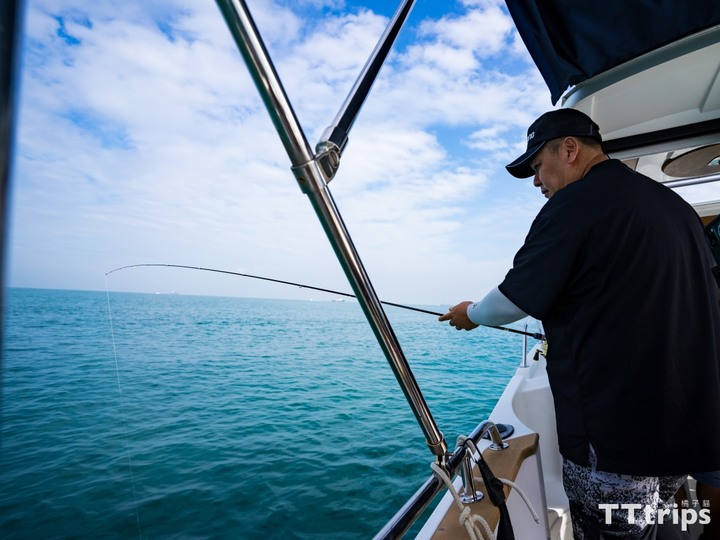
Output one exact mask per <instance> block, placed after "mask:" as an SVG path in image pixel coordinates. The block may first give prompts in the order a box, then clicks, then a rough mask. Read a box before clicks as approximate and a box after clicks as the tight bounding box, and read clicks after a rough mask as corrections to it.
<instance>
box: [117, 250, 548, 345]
mask: <svg viewBox="0 0 720 540" xmlns="http://www.w3.org/2000/svg"><path fill="white" fill-rule="evenodd" d="M148 266H152V267H158V266H160V267H165V268H185V269H188V270H200V271H202V272H215V273H216V274H229V275H231V276H240V277H246V278H250V279H259V280H262V281H271V282H273V283H282V284H283V285H292V286H294V287H300V288H301V289H312V290H313V291H320V292H325V293H330V294H336V295H338V296H345V297H347V298H356V296H355V295H354V294H350V293H346V292H341V291H333V290H332V289H324V288H322V287H314V286H312V285H305V284H303V283H295V282H294V281H285V280H282V279H275V278H269V277H264V276H254V275H252V274H243V273H240V272H232V271H230V270H218V269H217V268H205V267H202V266H189V265H185V264H163V263H142V264H129V265H127V266H121V267H119V268H115V269H114V270H110V271H109V272H106V273H105V275H106V276H109V275H110V274H112V273H113V272H118V271H120V270H125V269H127V268H139V267H148ZM380 303H381V304H385V305H386V306H392V307H396V308H400V309H407V310H410V311H417V312H419V313H427V314H428V315H436V316H438V317H441V316H442V315H444V313H438V312H436V311H429V310H427V309H422V308H418V307H413V306H407V305H405V304H396V303H395V302H386V301H384V300H381V301H380ZM480 326H484V327H486V328H494V329H495V330H502V331H503V332H511V333H513V334H520V335H523V336H529V337H531V338H534V339H537V340H541V341H543V340H545V335H544V334H542V333H540V332H523V331H522V330H515V329H514V328H507V327H505V326H493V325H490V324H481V325H480Z"/></svg>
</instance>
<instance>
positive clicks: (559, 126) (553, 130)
mask: <svg viewBox="0 0 720 540" xmlns="http://www.w3.org/2000/svg"><path fill="white" fill-rule="evenodd" d="M570 136H574V137H590V138H592V139H595V140H596V141H598V142H602V137H601V136H600V128H599V127H598V125H597V124H596V123H595V122H593V121H592V118H590V117H589V116H588V115H587V114H585V113H582V112H580V111H578V110H575V109H557V110H555V111H549V112H546V113H545V114H543V115H542V116H541V117H540V118H538V119H537V120H535V121H534V122H533V123H532V124H531V125H530V127H529V128H528V130H527V150H525V153H524V154H523V155H522V156H520V157H519V158H517V159H516V160H515V161H513V162H512V163H510V164H509V165H506V166H505V168H506V169H507V171H508V172H509V173H510V174H512V175H513V176H514V177H515V178H529V177H530V176H533V175H534V174H535V171H533V170H532V168H531V167H530V161H531V160H532V158H533V156H534V155H535V154H537V153H538V152H539V151H540V149H541V148H542V147H543V146H545V143H546V142H548V141H551V140H553V139H558V138H560V137H570Z"/></svg>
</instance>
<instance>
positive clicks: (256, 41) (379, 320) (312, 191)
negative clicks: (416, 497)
mask: <svg viewBox="0 0 720 540" xmlns="http://www.w3.org/2000/svg"><path fill="white" fill-rule="evenodd" d="M216 1H217V4H218V6H219V7H220V11H221V12H222V14H223V16H224V17H225V21H226V23H227V25H228V27H229V29H230V32H231V33H232V35H233V37H234V38H235V41H236V43H237V45H238V48H239V49H240V52H241V54H242V56H243V58H244V59H245V62H246V64H247V66H248V69H249V70H250V74H251V76H252V78H253V80H254V81H255V84H256V86H257V88H258V91H259V92H260V95H261V97H262V99H263V101H264V102H265V105H266V107H267V109H268V112H269V113H270V116H271V118H272V120H273V123H274V124H275V128H276V129H277V132H278V134H279V135H280V139H281V140H282V142H283V144H284V145H285V150H286V151H287V154H288V156H289V157H290V161H291V163H292V170H293V173H294V174H295V177H296V179H297V181H298V183H299V184H300V187H301V189H302V191H303V192H304V193H305V194H306V195H307V196H308V197H309V198H310V202H311V204H312V206H313V208H314V209H315V213H316V214H317V216H318V218H319V219H320V222H321V223H322V226H323V228H324V229H325V233H326V234H327V237H328V240H329V241H330V243H331V245H332V247H333V249H334V250H335V254H336V255H337V257H338V260H339V261H340V264H341V266H342V268H343V270H344V271H345V275H346V276H347V278H348V281H349V282H350V285H351V286H352V288H353V291H354V292H355V295H356V296H357V298H358V301H359V303H360V306H361V307H362V309H363V311H364V312H365V316H366V317H367V319H368V322H369V323H370V326H371V327H372V330H373V332H374V334H375V337H376V338H377V340H378V343H379V344H380V347H381V348H382V350H383V353H384V354H385V357H386V358H387V360H388V362H389V363H390V366H391V368H392V369H393V372H394V373H395V377H396V378H397V380H398V382H399V384H400V386H401V388H402V390H403V392H404V393H405V397H406V398H407V400H408V403H409V404H410V407H411V408H412V410H413V413H414V414H415V417H416V419H417V420H418V423H419V424H420V427H421V428H422V430H423V433H424V435H425V439H426V442H427V444H428V446H429V447H430V449H431V451H432V452H433V454H435V455H436V456H437V459H438V461H440V462H444V460H445V456H446V454H447V452H448V449H447V443H446V442H445V439H444V437H443V434H442V432H440V430H439V429H438V427H437V424H436V423H435V421H434V419H433V417H432V414H431V413H430V410H429V408H428V406H427V404H426V402H425V399H424V398H423V396H422V393H421V391H420V388H419V386H418V384H417V382H416V380H415V377H414V375H413V373H412V371H411V369H410V366H409V364H408V362H407V359H406V358H405V355H404V353H403V351H402V349H401V347H400V343H399V342H398V340H397V337H396V336H395V333H394V332H393V329H392V327H391V325H390V322H389V321H388V319H387V316H386V315H385V312H384V311H383V308H382V305H381V303H380V300H379V298H378V296H377V294H376V293H375V290H374V289H373V286H372V283H371V282H370V279H369V278H368V275H367V273H366V271H365V268H364V267H363V265H362V261H361V260H360V257H359V255H358V253H357V250H356V249H355V246H354V245H353V243H352V239H351V238H350V234H349V233H348V231H347V228H346V227H345V224H344V223H343V221H342V217H341V216H340V212H339V211H338V209H337V206H336V205H335V202H334V200H333V198H332V195H331V194H330V191H329V189H328V186H327V180H328V179H327V178H326V176H325V175H324V173H323V170H322V167H321V166H320V164H319V163H318V160H317V159H316V158H315V156H314V155H313V153H312V151H311V150H310V146H309V144H308V141H307V139H306V138H305V135H304V133H303V131H302V128H301V127H300V123H299V122H298V120H297V117H296V116H295V113H294V111H293V109H292V107H291V105H290V101H289V100H288V98H287V96H286V94H285V91H284V89H283V87H282V84H281V83H280V79H279V77H278V75H277V73H276V71H275V68H274V66H273V64H272V62H271V60H270V57H269V55H268V53H267V50H266V48H265V46H264V44H263V42H262V38H261V37H260V34H259V32H258V30H257V27H256V26H255V23H254V21H253V20H252V17H251V15H250V12H249V10H248V8H247V5H246V3H245V1H244V0H216Z"/></svg>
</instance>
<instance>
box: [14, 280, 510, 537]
mask: <svg viewBox="0 0 720 540" xmlns="http://www.w3.org/2000/svg"><path fill="white" fill-rule="evenodd" d="M431 309H434V310H436V311H441V310H442V308H441V307H434V308H431ZM387 314H388V317H389V319H390V321H391V322H392V324H393V327H394V329H395V333H396V335H397V336H398V339H399V341H400V343H401V345H402V347H403V350H404V352H405V355H406V357H407V358H408V361H409V363H410V365H411V367H412V369H413V372H414V373H415V377H416V379H417V381H418V384H419V385H420V388H421V389H422V392H423V394H424V396H425V399H426V401H427V403H428V406H429V408H430V410H431V411H432V413H433V416H434V418H435V420H436V422H437V423H438V425H439V426H440V429H441V430H442V431H443V433H444V434H445V437H446V439H447V441H448V444H449V445H450V446H451V447H454V445H455V439H456V437H457V436H458V435H460V434H467V433H469V432H470V431H471V430H472V429H473V428H474V427H475V425H476V424H477V423H478V422H480V421H481V420H483V419H485V418H487V416H488V414H489V413H490V411H491V410H492V407H493V405H494V403H495V402H496V400H497V399H498V397H499V396H500V394H501V393H502V390H503V388H504V386H505V384H506V383H507V381H508V380H509V379H510V377H511V376H512V374H513V373H514V371H515V369H516V368H517V366H518V365H519V363H520V357H521V355H522V338H521V337H519V336H517V335H514V334H509V333H506V332H499V331H497V330H492V329H485V328H479V329H477V330H475V331H473V332H469V333H468V332H457V331H456V330H454V329H452V328H450V327H448V326H447V325H446V324H441V323H438V322H437V320H436V319H435V318H434V317H433V316H431V315H426V314H421V313H415V312H410V311H406V310H401V309H398V308H393V307H388V308H387ZM1 413H2V417H1V418H2V423H1V424H0V426H1V428H0V536H1V537H2V538H4V539H25V538H28V539H36V538H43V539H48V538H147V539H155V538H161V539H165V538H177V539H181V538H182V539H193V538H202V539H206V538H234V539H255V538H257V539H267V538H277V539H294V538H298V539H365V538H371V537H372V536H373V535H374V534H375V533H377V532H378V531H379V530H380V529H381V528H382V527H383V525H384V524H385V523H386V522H387V521H388V520H389V519H390V518H391V517H392V516H393V515H394V513H395V512H396V511H397V510H398V509H399V508H400V507H401V506H402V504H403V503H404V502H405V501H406V500H407V498H408V497H409V496H410V495H412V494H413V493H414V492H415V491H416V490H417V488H418V487H419V486H420V484H421V483H422V482H424V481H425V479H426V478H427V477H428V476H429V475H430V467H429V464H430V462H431V461H432V460H433V456H432V455H431V453H430V451H429V450H428V448H427V446H426V444H425V440H424V437H423V436H422V432H421V430H420V427H419V426H418V424H417V422H416V420H415V417H414V415H413V414H412V412H411V410H410V407H409V406H408V404H407V402H406V401H405V398H404V396H403V394H402V392H401V391H400V388H399V386H398V383H397V381H396V380H395V378H394V376H393V374H392V371H391V369H390V366H389V365H388V363H387V361H386V360H385V357H384V356H383V354H382V352H381V350H380V347H379V345H378V344H377V342H376V341H375V338H374V336H373V334H372V332H371V330H370V328H369V326H368V324H367V322H366V321H365V318H364V315H363V313H362V311H361V309H360V307H359V306H358V304H357V303H356V302H355V301H347V302H333V301H330V300H329V299H328V301H315V302H311V301H302V300H267V299H250V298H229V297H204V296H186V295H158V294H135V293H119V292H109V293H106V292H105V291H102V292H89V291H67V290H43V289H9V290H8V291H7V297H6V313H5V335H4V351H3V365H2V411H1ZM416 530H418V528H417V527H416V528H414V529H413V531H416ZM411 532H412V531H411ZM409 536H411V535H409Z"/></svg>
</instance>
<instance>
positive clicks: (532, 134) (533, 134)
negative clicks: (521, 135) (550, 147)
mask: <svg viewBox="0 0 720 540" xmlns="http://www.w3.org/2000/svg"><path fill="white" fill-rule="evenodd" d="M533 137H535V132H534V131H533V132H532V133H528V136H527V142H530V141H531V140H532V138H533Z"/></svg>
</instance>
